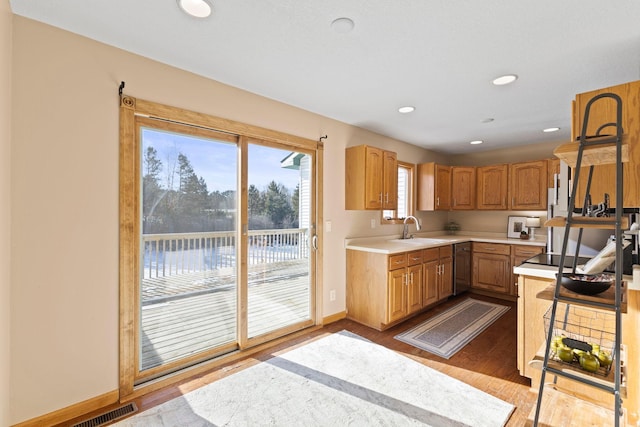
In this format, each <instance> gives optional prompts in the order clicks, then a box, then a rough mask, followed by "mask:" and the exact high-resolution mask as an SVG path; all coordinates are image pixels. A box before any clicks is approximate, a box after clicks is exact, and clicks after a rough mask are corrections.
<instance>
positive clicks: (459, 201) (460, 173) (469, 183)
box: [451, 166, 476, 210]
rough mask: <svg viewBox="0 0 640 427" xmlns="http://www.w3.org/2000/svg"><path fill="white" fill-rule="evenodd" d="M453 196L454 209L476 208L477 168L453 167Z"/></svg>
mask: <svg viewBox="0 0 640 427" xmlns="http://www.w3.org/2000/svg"><path fill="white" fill-rule="evenodd" d="M451 198H452V200H451V209H453V210H470V209H475V208H476V168H474V167H465V166H452V167H451Z"/></svg>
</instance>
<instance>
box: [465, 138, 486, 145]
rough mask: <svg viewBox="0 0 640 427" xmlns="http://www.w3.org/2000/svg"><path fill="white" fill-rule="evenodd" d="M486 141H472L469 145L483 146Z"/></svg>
mask: <svg viewBox="0 0 640 427" xmlns="http://www.w3.org/2000/svg"><path fill="white" fill-rule="evenodd" d="M483 142H484V141H481V140H479V139H476V140H475V141H471V142H470V143H469V144H471V145H478V144H482V143H483Z"/></svg>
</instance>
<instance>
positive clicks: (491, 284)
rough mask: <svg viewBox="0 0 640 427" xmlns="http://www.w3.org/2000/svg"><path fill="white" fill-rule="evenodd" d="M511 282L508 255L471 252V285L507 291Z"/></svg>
mask: <svg viewBox="0 0 640 427" xmlns="http://www.w3.org/2000/svg"><path fill="white" fill-rule="evenodd" d="M510 282H511V260H510V256H509V255H498V254H485V253H478V252H474V254H473V282H472V286H473V287H474V288H478V289H486V290H488V291H493V292H500V293H504V294H506V293H509V290H510Z"/></svg>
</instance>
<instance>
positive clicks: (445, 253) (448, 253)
mask: <svg viewBox="0 0 640 427" xmlns="http://www.w3.org/2000/svg"><path fill="white" fill-rule="evenodd" d="M438 249H440V258H450V257H452V256H453V245H447V246H440V247H439V248H438Z"/></svg>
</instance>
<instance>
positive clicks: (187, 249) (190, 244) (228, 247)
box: [142, 228, 309, 279]
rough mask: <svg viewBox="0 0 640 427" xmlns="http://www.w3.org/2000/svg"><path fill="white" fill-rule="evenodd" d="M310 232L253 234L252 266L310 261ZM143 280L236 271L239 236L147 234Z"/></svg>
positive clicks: (250, 254)
mask: <svg viewBox="0 0 640 427" xmlns="http://www.w3.org/2000/svg"><path fill="white" fill-rule="evenodd" d="M307 230H308V229H306V228H294V229H280V230H255V231H249V235H248V237H249V252H248V260H247V262H248V263H249V264H264V263H272V262H280V261H287V260H296V259H306V258H308V256H309V239H308V236H307ZM142 246H143V248H144V257H143V268H142V271H143V278H145V279H147V278H154V277H167V276H172V275H176V274H185V273H193V272H203V271H208V270H219V269H223V268H232V267H235V265H236V233H235V232H232V231H219V232H218V231H216V232H205V233H175V234H168V233H167V234H144V235H143V236H142Z"/></svg>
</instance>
